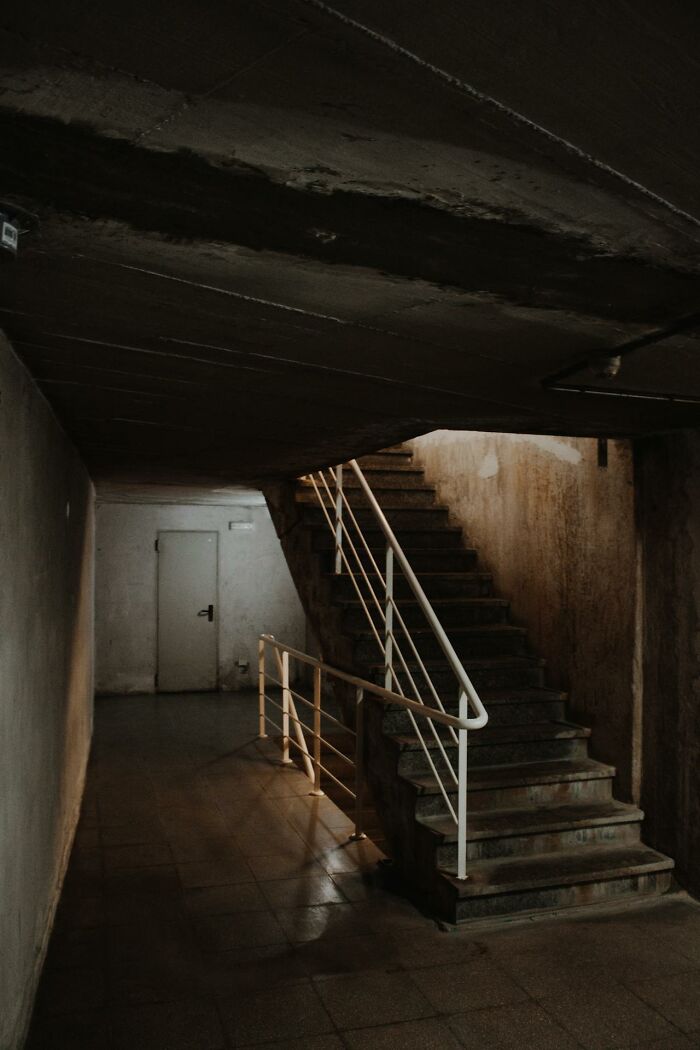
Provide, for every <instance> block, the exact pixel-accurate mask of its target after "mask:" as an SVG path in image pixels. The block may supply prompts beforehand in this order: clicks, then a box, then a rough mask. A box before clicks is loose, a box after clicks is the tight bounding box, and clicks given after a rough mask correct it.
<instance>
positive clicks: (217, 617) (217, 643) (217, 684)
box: [154, 529, 221, 693]
mask: <svg viewBox="0 0 700 1050" xmlns="http://www.w3.org/2000/svg"><path fill="white" fill-rule="evenodd" d="M174 532H175V533H179V532H207V533H213V535H214V536H215V537H216V539H215V550H216V557H215V567H216V585H215V587H214V592H215V593H214V601H215V602H216V604H215V606H214V609H215V613H214V623H215V625H216V632H215V635H214V654H215V661H216V665H215V669H214V683H215V684H214V687H213V689H200V690H196V691H197V692H202V693H216V692H218V691H219V689H220V688H221V669H220V666H219V651H220V639H221V600H220V594H219V591H220V588H221V585H220V575H221V574H220V572H219V546H220V544H219V530H218V529H157V530H156V539H155V544H154V548H155V554H156V561H155V577H156V578H155V592H156V607H155V614H156V629H155V631H154V637H155V653H154V663H155V668H156V670H155V680H154V681H155V686H154V688H155V692H156V693H159V692H161V689H160V686H159V684H158V682H159V679H160V660H159V654H160V568H159V564H160V563H159V558H160V537H161V536H164V535H166V534H167V533H174ZM186 691H187V690H186ZM163 692H166V690H163Z"/></svg>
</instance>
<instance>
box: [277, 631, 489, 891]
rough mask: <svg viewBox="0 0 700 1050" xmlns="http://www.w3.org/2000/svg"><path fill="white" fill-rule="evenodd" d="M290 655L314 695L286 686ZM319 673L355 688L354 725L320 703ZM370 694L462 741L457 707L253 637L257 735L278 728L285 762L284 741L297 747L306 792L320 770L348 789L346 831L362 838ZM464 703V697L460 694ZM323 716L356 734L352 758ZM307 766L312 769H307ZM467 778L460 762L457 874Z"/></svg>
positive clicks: (462, 864) (462, 867) (316, 788)
mask: <svg viewBox="0 0 700 1050" xmlns="http://www.w3.org/2000/svg"><path fill="white" fill-rule="evenodd" d="M268 646H269V647H270V648H271V649H272V650H273V651H274V653H275V657H276V660H277V666H278V667H279V668H280V672H281V679H277V678H275V677H273V676H272V675H271V674H270V673H269V672H268V669H267V649H268ZM290 659H291V660H296V661H298V662H299V663H302V664H305V665H306V666H308V667H312V668H313V672H314V673H313V700H308V699H307V698H306V697H305V696H303V695H302V693H300V692H299V691H298V690H296V689H293V688H292V686H291V671H290ZM323 675H326V676H327V677H330V678H336V679H338V680H339V681H342V682H346V683H347V684H348V685H351V686H353V687H354V689H355V729H354V731H353V730H350V729H349V728H348V727H347V726H346V725H345V724H344V723H343V722H341V721H340V720H339V719H337V718H336V717H335V716H334V715H332V714H331V713H330V712H329V711H324V709H323ZM269 683H271V684H273V685H276V686H278V687H279V688H280V689H281V691H282V703H281V704H280V703H278V702H277V701H276V700H275V699H274V697H272V696H270V694H269V693H268V691H267V687H268V684H269ZM366 696H369V697H371V698H372V699H373V700H376V701H378V702H379V703H383V704H392V705H396V706H399V707H402V708H404V709H405V710H407V711H410V712H411V714H412V715H413V716H417V717H419V718H422V719H425V720H426V721H428V720H430V721H434V722H437V723H439V724H441V725H445V726H448V727H449V728H451V729H455V730H456V731H457V733H458V740H459V747H460V750H461V749H462V748H464V750H466V747H467V729H468V722H469V719H468V718H467V717H466V715H465V713H464V712H462V711H460V715H459V716H456V715H451V714H448V713H447V712H446V711H443V710H441V709H440V708H433V707H428V705H427V704H425V703H423V702H421V701H417V700H410V699H409V698H408V697H406V696H404V695H403V694H401V693H396V692H394V691H392V690H390V689H385V688H384V687H383V686H380V685H377V684H376V683H375V682H370V681H368V680H367V679H364V678H359V677H358V676H357V675H353V674H350V673H348V672H347V671H341V670H340V669H339V668H337V667H332V666H331V665H330V664H327V663H325V662H324V661H323V660H320V659H317V658H316V657H313V656H309V654H308V653H303V652H301V651H300V650H299V649H295V648H293V647H292V646H290V645H286V644H285V643H284V642H280V641H278V640H277V639H276V638H274V637H273V636H272V635H269V634H262V635H260V638H259V640H258V735H259V737H261V738H265V737H267V725H268V723H269V724H270V725H272V726H274V727H275V728H276V729H277V730H279V732H280V733H281V742H282V762H283V764H285V765H288V764H291V760H290V758H289V747H290V745H291V746H293V747H296V748H297V749H298V750H299V752H300V753H301V755H302V758H303V759H304V765H305V769H306V771H307V776H308V777H309V780H310V781H311V782H312V784H313V789H312V791H311V794H313V795H319V796H320V795H323V794H324V792H323V790H322V788H321V775H322V773H325V775H326V776H327V777H329V778H330V779H331V780H333V781H334V783H335V784H336V785H337V786H338V787H340V788H341V789H342V790H343V791H344V792H345V793H346V794H348V795H349V796H350V797H351V798H352V799H353V800H354V802H355V831H354V833H353V835H352V836H351V838H352V839H355V840H357V839H363V838H365V832H364V830H363V804H364V708H363V704H364V700H365V697H366ZM292 698H295V699H297V700H299V701H300V702H301V703H302V704H304V705H305V706H306V707H309V708H310V709H312V710H313V727H309V726H307V725H306V724H305V723H304V722H303V721H302V720H301V719H300V718H299V717H298V715H297V713H296V708H295V707H294V704H293V699H292ZM268 704H270V705H272V706H273V707H274V708H276V709H277V710H279V711H281V712H282V723H281V724H280V723H278V722H276V721H275V720H274V719H273V718H271V717H270V716H269V715H268V713H267V705H268ZM465 707H466V698H465ZM322 718H327V719H329V720H330V721H331V722H333V723H335V724H336V725H338V726H340V727H341V728H342V729H343V730H344V732H347V733H350V734H351V735H352V736H354V737H355V760H354V762H353V761H352V759H350V758H349V756H347V755H345V754H344V753H343V752H341V751H340V750H339V749H338V748H336V747H334V746H333V744H332V743H331V742H330V741H329V740H328V739H326V738H324V737H323V735H322V732H321V719H322ZM290 722H293V723H295V725H296V730H297V740H296V741H295V740H294V739H292V737H291V735H290ZM305 734H309V735H310V736H311V738H312V741H313V744H312V751H310V750H309V747H308V744H307V743H306V737H305ZM322 745H323V746H325V747H327V748H329V749H330V750H331V751H333V752H334V753H335V754H336V755H338V756H339V757H340V758H341V759H343V760H344V761H346V762H347V763H348V764H350V765H354V768H355V790H354V791H353V790H352V789H350V788H348V786H347V785H346V784H344V783H343V782H342V781H341V780H339V779H338V778H337V777H336V776H335V775H334V774H333V773H332V772H331V771H330V770H329V769H328V768H327V767H326V766H324V765H323V763H322V761H321V748H322ZM309 768H311V769H312V771H313V772H311V773H310V772H309ZM466 790H467V782H466V765H465V776H464V778H463V779H462V780H461V781H460V782H459V783H458V784H457V791H458V811H459V812H460V813H462V812H463V813H464V825H463V826H462V825H460V828H459V831H460V834H459V847H458V850H459V855H458V865H457V868H458V871H457V874H458V878H462V879H464V878H466V877H467V876H466V799H465V802H464V804H462V801H461V796H462V795H463V794H464V795H465V796H466ZM462 842H464V844H465V850H464V856H462V850H461V843H462Z"/></svg>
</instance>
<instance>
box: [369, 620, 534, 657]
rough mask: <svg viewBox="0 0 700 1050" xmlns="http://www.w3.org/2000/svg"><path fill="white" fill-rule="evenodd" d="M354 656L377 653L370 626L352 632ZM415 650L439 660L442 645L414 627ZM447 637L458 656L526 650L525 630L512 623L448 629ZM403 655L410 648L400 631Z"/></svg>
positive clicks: (432, 635) (429, 630)
mask: <svg viewBox="0 0 700 1050" xmlns="http://www.w3.org/2000/svg"><path fill="white" fill-rule="evenodd" d="M352 633H353V635H354V638H355V649H354V652H355V658H356V659H357V660H358V661H360V662H362V661H365V660H368V659H369V660H371V659H372V657H373V656H374V654H375V653H376V652H377V639H376V638H375V636H374V634H373V633H372V631H371V629H370V628H369V627H367V628H366V629H365V628H364V626H363V627H362V628H361V629H356V630H354V631H353V632H352ZM410 634H411V638H412V640H413V644H414V645H415V647H416V651H417V652H418V654H419V655H420V656H421V657H422V658H423V657H424V658H427V659H429V660H434V659H439V658H440V657H441V656H442V655H443V651H442V647H441V645H440V642H439V641H438V639H437V637H436V635H435V632H434V631H433V630H432V628H429V627H426V628H423V627H414V628H411V631H410ZM447 635H448V637H449V640H450V642H451V644H452V646H453V648H454V650H455V652H456V653H457V655H458V656H459V657H462V658H468V657H477V658H478V657H482V656H483V657H494V656H511V655H524V654H526V652H527V631H526V630H525V629H524V628H523V627H514V626H512V624H504V623H484V624H471V625H467V626H464V627H450V628H448V629H447ZM396 637H397V641H398V645H399V647H400V649H401V652H402V653H403V655H404V658H405V659H406V660H408V657H409V656H410V655H411V652H412V650H411V648H410V646H409V645H408V643H407V642H406V641H405V638H404V637H403V636H402V633H401V632H400V631H399V633H397V635H396Z"/></svg>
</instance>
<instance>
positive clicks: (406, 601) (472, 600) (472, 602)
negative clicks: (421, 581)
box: [336, 595, 524, 633]
mask: <svg viewBox="0 0 700 1050" xmlns="http://www.w3.org/2000/svg"><path fill="white" fill-rule="evenodd" d="M336 601H337V603H338V604H343V605H357V606H362V602H361V601H360V599H359V598H356V597H351V598H338V599H336ZM394 601H395V604H396V605H399V606H401V605H403V606H409V605H418V604H419V603H418V599H417V598H395V599H394ZM430 604H431V605H432V606H433V607H434V606H436V605H447V606H453V605H467V606H477V607H478V606H480V605H483V606H485V607H486V608H489V607H492V606H494V605H495V606H499V607H500V608H502V609H503V608H506V607H507V606H508V605H509V604H510V602H509V601H508V599H507V598H489V597H487V596H484V595H479V596H477V597H464V598H460V597H459V596H456V597H449V598H431V599H430ZM502 626H504V627H510V626H512V625H511V624H503V625H502ZM413 630H414V628H411V633H413ZM416 630H419V628H416ZM516 630H520V631H523V630H524V628H522V627H519V628H516Z"/></svg>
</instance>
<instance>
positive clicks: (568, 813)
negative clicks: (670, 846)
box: [418, 799, 644, 842]
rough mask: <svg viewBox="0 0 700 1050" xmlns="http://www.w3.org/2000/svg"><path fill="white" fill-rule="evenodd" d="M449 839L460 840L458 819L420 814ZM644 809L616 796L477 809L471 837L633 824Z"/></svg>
mask: <svg viewBox="0 0 700 1050" xmlns="http://www.w3.org/2000/svg"><path fill="white" fill-rule="evenodd" d="M418 819H419V821H420V823H421V824H425V825H426V826H427V827H429V828H430V829H431V830H432V831H434V832H436V833H438V834H440V835H441V836H442V837H443V840H444V841H445V842H456V841H457V829H456V827H455V823H454V821H453V820H452V819H451V818H450V817H448V816H443V815H437V816H425V817H419V818H418ZM643 819H644V813H643V812H642V810H641V809H639V808H638V807H637V806H633V805H630V804H629V803H627V802H618V801H617V800H616V799H608V800H606V801H600V802H599V801H593V802H572V803H569V805H566V806H562V805H549V806H536V807H530V806H528V807H523V808H510V809H493V810H477V811H476V812H471V813H469V816H468V820H467V839H468V840H469V841H470V842H474V841H476V840H478V839H490V838H504V837H507V836H509V835H521V834H535V833H537V832H551V831H564V830H572V829H575V828H588V827H594V826H596V825H608V824H629V823H635V822H640V821H642V820H643Z"/></svg>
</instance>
